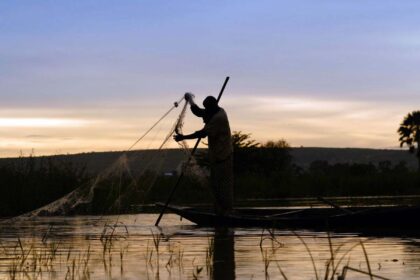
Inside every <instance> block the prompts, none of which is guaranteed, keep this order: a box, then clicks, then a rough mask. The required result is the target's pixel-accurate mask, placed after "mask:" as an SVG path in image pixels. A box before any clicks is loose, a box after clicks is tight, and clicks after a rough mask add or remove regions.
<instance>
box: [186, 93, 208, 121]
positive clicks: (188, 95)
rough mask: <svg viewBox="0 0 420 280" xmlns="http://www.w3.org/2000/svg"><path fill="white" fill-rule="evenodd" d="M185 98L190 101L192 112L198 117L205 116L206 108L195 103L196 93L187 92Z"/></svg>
mask: <svg viewBox="0 0 420 280" xmlns="http://www.w3.org/2000/svg"><path fill="white" fill-rule="evenodd" d="M184 98H185V100H186V101H187V102H188V103H190V105H191V106H190V109H191V112H192V113H193V114H194V115H196V116H197V117H199V118H203V117H204V113H205V111H204V109H202V108H200V107H198V106H197V104H195V102H194V95H193V94H192V93H190V92H187V93H186V94H185V95H184Z"/></svg>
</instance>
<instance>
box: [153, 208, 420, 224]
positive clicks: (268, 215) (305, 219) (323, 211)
mask: <svg viewBox="0 0 420 280" xmlns="http://www.w3.org/2000/svg"><path fill="white" fill-rule="evenodd" d="M157 205H158V206H162V204H159V203H158V204H157ZM167 209H168V210H169V211H170V212H172V213H174V214H177V215H179V216H181V217H182V218H185V219H187V220H189V221H191V222H193V223H195V224H197V225H199V226H209V227H214V226H228V227H263V228H284V229H303V228H307V229H322V230H325V229H331V230H332V229H350V230H360V229H391V230H392V229H393V230H404V229H415V230H420V219H419V218H420V206H375V207H348V208H339V209H337V208H327V207H314V208H308V207H307V208H241V209H235V210H234V211H233V212H232V214H230V215H227V216H223V217H221V216H217V215H215V214H214V212H213V211H212V210H211V209H206V208H195V207H187V206H177V205H170V206H168V208H167Z"/></svg>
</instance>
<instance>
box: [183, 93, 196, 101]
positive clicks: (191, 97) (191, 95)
mask: <svg viewBox="0 0 420 280" xmlns="http://www.w3.org/2000/svg"><path fill="white" fill-rule="evenodd" d="M184 98H185V100H186V101H187V102H190V103H191V102H194V101H193V99H194V94H192V93H191V92H187V93H185V95H184Z"/></svg>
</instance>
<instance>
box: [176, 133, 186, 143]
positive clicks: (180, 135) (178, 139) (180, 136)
mask: <svg viewBox="0 0 420 280" xmlns="http://www.w3.org/2000/svg"><path fill="white" fill-rule="evenodd" d="M184 139H185V138H184V135H182V134H176V135H174V140H175V141H176V142H179V141H182V140H184Z"/></svg>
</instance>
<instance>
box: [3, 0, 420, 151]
mask: <svg viewBox="0 0 420 280" xmlns="http://www.w3.org/2000/svg"><path fill="white" fill-rule="evenodd" d="M162 7H164V8H162ZM419 8H420V4H419V3H418V2H416V1H404V2H401V1H400V2H395V1H368V2H364V3H363V4H362V3H361V2H359V1H355V2H354V1H347V2H342V1H341V2H337V1H322V3H320V2H319V1H309V0H306V1H299V2H294V1H274V0H267V1H266V0H264V1H262V2H261V1H247V0H245V1H228V2H223V3H221V2H217V1H216V2H214V1H207V2H202V1H200V2H188V1H181V2H178V1H177V2H166V1H146V2H129V3H125V4H124V5H122V4H121V3H120V2H119V1H106V3H105V4H104V3H102V2H101V1H96V0H92V1H87V2H85V1H76V2H74V1H60V3H55V2H42V3H38V2H37V3H35V2H34V3H25V5H23V4H18V3H15V2H14V1H2V2H1V3H0V18H1V19H2V25H3V26H5V28H4V29H3V30H2V32H1V34H0V40H1V42H2V44H0V60H1V61H2V63H0V73H1V75H0V95H1V102H0V142H1V144H0V145H1V147H2V148H1V149H2V150H1V151H0V153H1V155H2V156H6V155H8V156H9V155H10V156H13V155H17V154H18V153H19V151H20V150H24V151H30V150H31V149H32V148H34V149H35V150H36V152H37V153H38V154H54V153H57V151H59V152H61V153H75V152H82V151H105V150H123V149H125V148H126V147H127V146H130V145H131V144H132V143H133V142H134V141H135V140H136V139H137V137H139V136H140V135H141V134H142V133H143V132H144V131H146V130H147V129H148V128H149V127H150V126H151V125H152V124H153V123H154V121H156V120H157V119H158V118H159V117H160V116H161V115H162V114H163V113H164V112H165V111H166V110H167V109H168V108H169V107H170V106H172V104H173V102H174V101H177V100H179V98H180V97H181V96H182V95H183V94H184V93H185V92H187V91H191V92H193V93H194V94H195V95H196V97H197V98H196V99H197V100H196V101H197V103H199V104H201V102H202V100H203V99H204V98H205V97H206V96H207V95H210V94H213V95H216V94H217V93H218V91H219V88H220V86H221V83H222V82H223V79H224V77H225V76H230V77H231V80H230V82H229V85H228V87H227V89H226V93H225V95H224V96H223V99H222V101H221V106H222V107H224V108H225V109H226V111H227V113H228V115H229V117H230V120H231V126H232V130H241V131H243V132H246V133H252V135H253V137H254V138H255V139H256V140H258V141H261V142H263V141H267V140H275V139H278V138H284V139H286V140H287V141H289V142H290V143H291V145H292V146H318V147H319V146H320V147H369V148H398V135H397V133H396V130H397V128H398V125H399V123H400V122H401V120H402V118H403V116H404V115H405V114H407V113H408V112H410V111H412V110H417V109H419V108H418V104H420V94H419V89H420V84H419V82H418V74H417V73H419V72H420V64H419V63H418V58H419V57H420V48H419V42H418V39H416V38H420V32H419V31H418V30H417V29H416V28H414V27H415V26H418V25H419V24H420V20H419V17H418V13H417V11H418V9H419ZM175 119H176V114H173V115H171V116H169V117H168V119H167V124H165V126H163V127H161V128H159V129H160V130H158V132H156V134H154V136H153V137H154V140H153V141H152V140H150V139H149V140H150V141H152V142H153V144H150V143H139V146H138V148H147V147H154V146H158V143H159V139H161V138H162V137H164V136H165V134H166V133H167V129H168V128H170V127H171V125H172V123H173V122H174V121H175ZM202 125H203V124H202V122H201V121H199V120H196V119H195V118H193V117H192V116H191V114H190V113H188V115H187V118H186V124H185V131H186V132H193V131H196V130H197V129H200V128H201V127H202ZM169 147H177V144H176V143H172V142H171V143H170V144H169Z"/></svg>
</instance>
